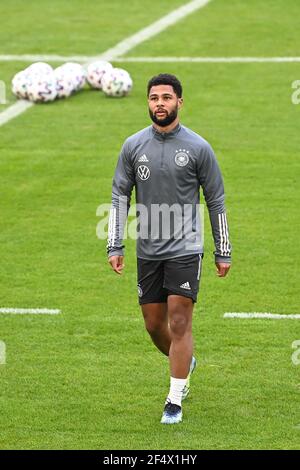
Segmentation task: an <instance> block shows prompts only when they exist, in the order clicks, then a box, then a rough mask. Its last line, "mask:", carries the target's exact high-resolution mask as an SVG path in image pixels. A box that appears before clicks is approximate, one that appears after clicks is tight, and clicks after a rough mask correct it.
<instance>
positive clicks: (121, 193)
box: [107, 142, 135, 274]
mask: <svg viewBox="0 0 300 470" xmlns="http://www.w3.org/2000/svg"><path fill="white" fill-rule="evenodd" d="M129 157H130V155H129V148H128V143H127V142H125V144H124V145H123V147H122V150H121V153H120V156H119V160H118V164H117V167H116V170H115V175H114V179H113V186H112V203H111V209H110V214H109V224H108V240H107V254H108V257H109V262H110V264H111V266H112V268H113V269H114V271H115V272H117V273H118V274H121V271H122V269H123V268H124V263H123V257H124V251H123V248H124V245H123V234H124V227H125V224H126V219H127V214H128V211H129V207H130V199H131V193H132V188H133V186H134V184H135V178H134V172H133V169H132V166H131V164H130V160H129Z"/></svg>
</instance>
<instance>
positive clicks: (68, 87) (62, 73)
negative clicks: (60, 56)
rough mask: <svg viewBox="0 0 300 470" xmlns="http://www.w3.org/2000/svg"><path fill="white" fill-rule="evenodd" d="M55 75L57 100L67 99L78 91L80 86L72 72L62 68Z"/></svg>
mask: <svg viewBox="0 0 300 470" xmlns="http://www.w3.org/2000/svg"><path fill="white" fill-rule="evenodd" d="M54 75H55V78H56V85H57V98H67V97H68V96H70V95H71V94H72V93H74V92H75V91H76V89H77V85H78V84H77V82H76V81H75V79H74V77H73V75H72V73H71V72H70V71H68V70H67V69H65V68H63V66H60V67H57V68H56V69H55V70H54Z"/></svg>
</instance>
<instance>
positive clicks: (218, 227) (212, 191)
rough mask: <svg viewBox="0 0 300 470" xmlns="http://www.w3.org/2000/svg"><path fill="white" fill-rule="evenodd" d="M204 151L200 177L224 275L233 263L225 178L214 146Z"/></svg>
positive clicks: (219, 272) (217, 261)
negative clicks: (213, 148) (226, 207)
mask: <svg viewBox="0 0 300 470" xmlns="http://www.w3.org/2000/svg"><path fill="white" fill-rule="evenodd" d="M202 152H203V154H202V156H203V158H202V159H201V164H200V166H199V168H198V177H199V182H200V185H201V186H202V189H203V194H204V197H205V201H206V205H207V208H208V211H209V218H210V223H211V228H212V234H213V238H214V242H215V248H216V251H215V252H214V255H215V263H216V266H217V268H218V276H220V277H223V276H225V275H226V273H227V271H228V270H229V267H230V263H231V245H230V241H229V230H228V223H227V217H226V209H225V203H224V200H225V195H224V185H223V179H222V175H221V171H220V168H219V165H218V162H217V160H216V157H215V155H214V152H213V150H212V148H211V147H210V146H209V145H208V144H207V146H206V147H205V149H203V150H202Z"/></svg>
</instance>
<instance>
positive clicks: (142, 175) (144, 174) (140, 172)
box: [137, 165, 150, 181]
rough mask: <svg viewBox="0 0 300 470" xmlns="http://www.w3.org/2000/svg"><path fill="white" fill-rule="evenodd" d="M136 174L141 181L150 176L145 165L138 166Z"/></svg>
mask: <svg viewBox="0 0 300 470" xmlns="http://www.w3.org/2000/svg"><path fill="white" fill-rule="evenodd" d="M137 174H138V177H139V178H140V179H141V180H142V181H146V180H147V179H148V178H149V176H150V170H149V168H148V167H147V166H146V165H140V166H139V167H138V169H137Z"/></svg>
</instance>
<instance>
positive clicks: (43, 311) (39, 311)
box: [0, 308, 60, 315]
mask: <svg viewBox="0 0 300 470" xmlns="http://www.w3.org/2000/svg"><path fill="white" fill-rule="evenodd" d="M1 313H5V314H12V315H27V314H34V315H58V314H59V313H60V310H58V309H49V308H0V314H1Z"/></svg>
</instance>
